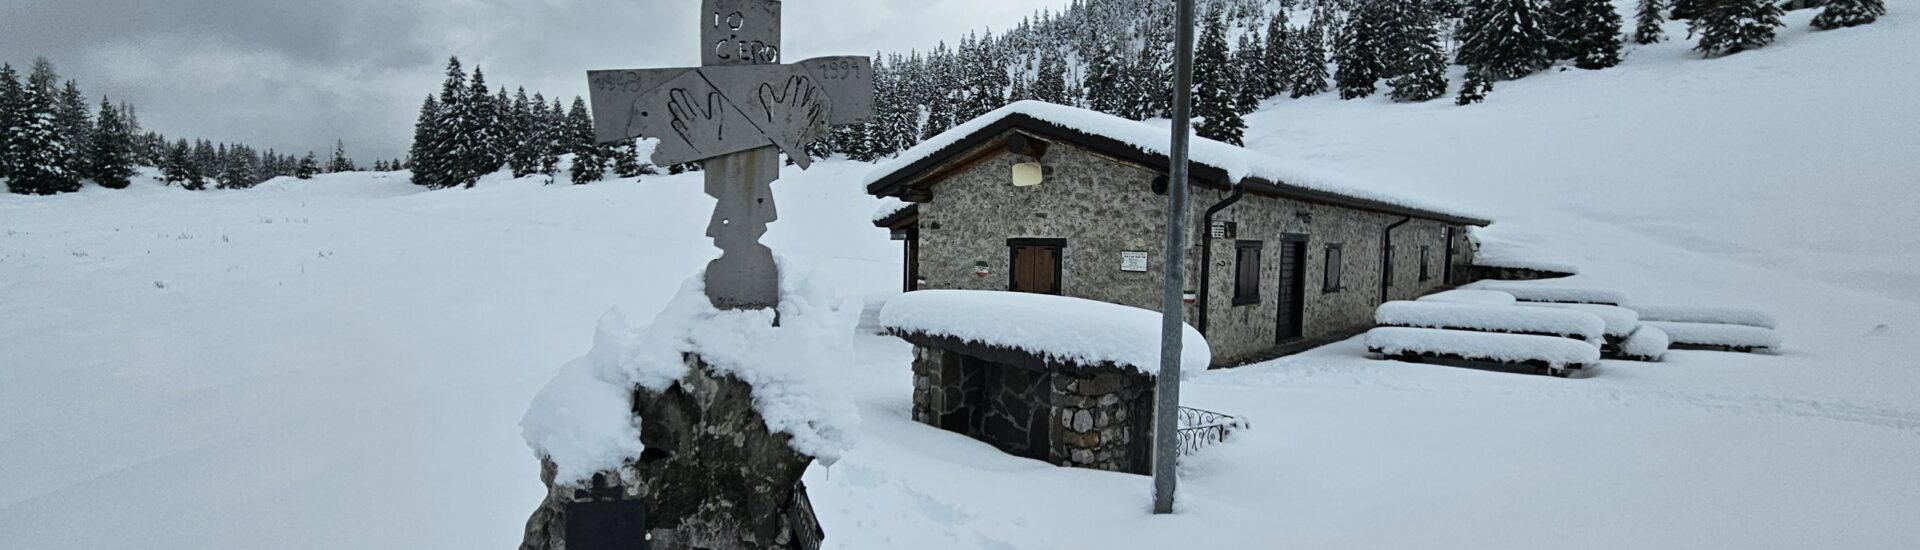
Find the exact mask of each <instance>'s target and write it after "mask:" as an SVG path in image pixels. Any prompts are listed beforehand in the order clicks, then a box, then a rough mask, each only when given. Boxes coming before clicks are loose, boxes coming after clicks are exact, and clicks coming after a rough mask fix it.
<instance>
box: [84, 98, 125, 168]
mask: <svg viewBox="0 0 1920 550" xmlns="http://www.w3.org/2000/svg"><path fill="white" fill-rule="evenodd" d="M89 135H90V137H91V139H92V143H91V144H90V147H88V150H87V164H88V166H89V169H88V172H89V173H91V174H93V181H94V183H98V184H100V186H101V187H106V188H108V189H126V188H127V186H128V185H132V184H133V135H132V134H129V133H128V128H127V123H126V120H125V119H123V118H121V117H120V111H119V110H118V109H115V108H114V107H113V104H112V103H109V102H107V100H106V98H101V99H100V116H99V119H98V121H97V125H96V126H94V129H93V131H92V132H91V133H90V134H89Z"/></svg>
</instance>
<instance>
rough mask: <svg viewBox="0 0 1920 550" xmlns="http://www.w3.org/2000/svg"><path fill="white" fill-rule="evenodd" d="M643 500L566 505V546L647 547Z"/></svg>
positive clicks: (594, 549) (601, 549) (572, 549)
mask: <svg viewBox="0 0 1920 550" xmlns="http://www.w3.org/2000/svg"><path fill="white" fill-rule="evenodd" d="M647 547H648V544H647V502H646V501H644V500H623V501H614V502H575V503H572V504H569V505H567V550H647Z"/></svg>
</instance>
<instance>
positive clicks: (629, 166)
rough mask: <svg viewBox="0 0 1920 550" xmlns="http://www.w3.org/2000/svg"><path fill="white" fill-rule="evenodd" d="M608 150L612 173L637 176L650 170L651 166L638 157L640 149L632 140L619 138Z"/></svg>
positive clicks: (622, 175) (628, 176)
mask: <svg viewBox="0 0 1920 550" xmlns="http://www.w3.org/2000/svg"><path fill="white" fill-rule="evenodd" d="M608 150H609V151H610V152H611V157H610V160H611V164H613V173H614V175H616V176H619V177H622V178H637V177H640V176H643V175H646V174H648V173H650V172H652V167H651V166H650V165H648V164H647V163H646V162H645V161H643V160H641V159H640V149H639V147H638V146H637V145H635V144H634V142H633V140H621V141H620V143H617V144H614V146H613V147H612V148H610V149H608Z"/></svg>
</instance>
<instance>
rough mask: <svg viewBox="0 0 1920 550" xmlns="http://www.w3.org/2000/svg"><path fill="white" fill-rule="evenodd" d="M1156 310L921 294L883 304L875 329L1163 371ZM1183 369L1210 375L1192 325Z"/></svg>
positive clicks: (1005, 295) (1060, 299) (1061, 299)
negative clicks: (883, 328) (950, 338)
mask: <svg viewBox="0 0 1920 550" xmlns="http://www.w3.org/2000/svg"><path fill="white" fill-rule="evenodd" d="M1160 321H1161V316H1160V314H1159V313H1158V312H1154V311H1148V310H1144V309H1140V308H1135V307H1128V306H1123V305H1119V304H1110V303H1107V302H1097V301H1093V300H1083V299H1080V298H1069V297H1065V296H1053V295H1048V294H1028V293H1021V292H998V291H985V290H921V291H917V292H908V293H906V294H902V295H900V296H897V297H894V298H893V299H890V300H888V301H887V305H886V308H885V309H882V310H880V324H881V326H884V327H886V328H887V329H889V330H893V331H897V332H901V333H909V334H912V333H918V334H927V335H934V336H951V337H954V338H959V339H961V340H963V341H966V342H970V343H979V344H986V345H989V346H995V347H1003V348H1012V349H1018V350H1021V351H1024V352H1027V353H1032V354H1034V355H1039V356H1043V357H1046V358H1048V359H1052V360H1056V361H1063V362H1073V363H1079V364H1082V365H1087V366H1096V365H1103V364H1107V363H1112V364H1114V365H1117V366H1120V367H1123V368H1131V369H1135V370H1138V371H1140V372H1143V373H1146V374H1158V373H1159V372H1160ZM1181 346H1182V347H1181V353H1180V368H1181V369H1182V370H1183V371H1185V372H1199V371H1204V370H1206V369H1207V367H1208V365H1209V364H1210V363H1212V361H1213V351H1212V350H1211V348H1209V347H1208V346H1207V340H1206V338H1203V337H1201V336H1200V331H1198V330H1194V328H1193V326H1192V325H1188V326H1186V327H1185V337H1184V338H1183V339H1182V340H1181Z"/></svg>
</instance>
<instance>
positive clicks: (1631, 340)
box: [1612, 326, 1673, 363]
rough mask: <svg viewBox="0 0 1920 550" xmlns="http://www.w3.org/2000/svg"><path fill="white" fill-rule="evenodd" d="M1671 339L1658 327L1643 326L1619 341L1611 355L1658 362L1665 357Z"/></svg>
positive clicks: (1629, 359) (1670, 344) (1619, 357)
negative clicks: (1617, 346)
mask: <svg viewBox="0 0 1920 550" xmlns="http://www.w3.org/2000/svg"><path fill="white" fill-rule="evenodd" d="M1672 345H1673V341H1672V340H1671V339H1669V338H1668V337H1667V331H1664V330H1660V329H1659V328H1658V327H1649V326H1643V327H1640V329H1639V330H1635V331H1633V335H1632V336H1628V337H1627V339H1626V341H1624V342H1621V343H1620V346H1619V348H1618V350H1617V351H1615V352H1613V354H1612V355H1613V357H1615V358H1618V359H1625V360H1628V361H1640V362H1645V363H1658V362H1660V361H1661V360H1663V359H1666V357H1667V348H1669V347H1672Z"/></svg>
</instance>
